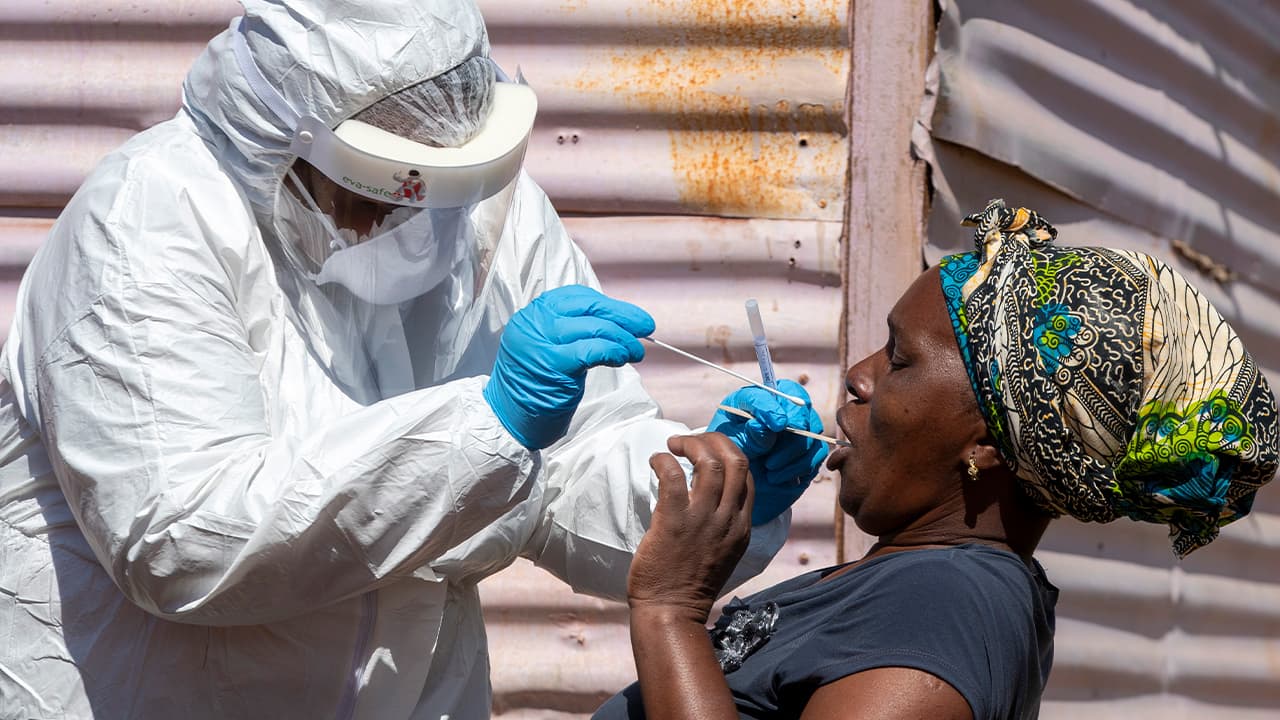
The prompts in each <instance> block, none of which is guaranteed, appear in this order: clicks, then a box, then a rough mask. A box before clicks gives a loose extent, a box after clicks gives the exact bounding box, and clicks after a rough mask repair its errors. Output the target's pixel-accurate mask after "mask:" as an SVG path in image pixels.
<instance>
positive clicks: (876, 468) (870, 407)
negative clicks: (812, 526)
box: [827, 268, 986, 536]
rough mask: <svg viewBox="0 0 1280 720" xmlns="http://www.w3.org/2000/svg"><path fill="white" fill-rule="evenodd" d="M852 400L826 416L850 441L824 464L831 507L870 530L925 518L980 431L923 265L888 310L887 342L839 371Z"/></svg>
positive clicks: (947, 495)
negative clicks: (835, 496) (835, 487)
mask: <svg viewBox="0 0 1280 720" xmlns="http://www.w3.org/2000/svg"><path fill="white" fill-rule="evenodd" d="M845 387H846V389H847V390H848V392H849V394H850V395H851V396H852V397H851V398H850V400H849V402H847V403H845V405H844V406H843V407H841V408H840V410H839V412H838V413H837V414H836V422H837V423H838V424H839V425H840V429H841V430H843V431H844V433H845V436H846V437H848V438H849V441H850V443H851V444H852V447H848V448H839V449H837V450H836V451H835V452H834V453H832V455H831V457H830V458H829V459H828V461H827V466H828V467H829V468H831V469H833V470H838V471H839V473H840V479H841V486H840V505H841V507H843V508H844V510H845V512H847V513H849V515H851V516H852V517H853V519H854V522H856V523H857V525H858V527H859V528H861V529H862V530H863V532H866V533H868V534H871V535H878V536H883V535H889V534H895V533H898V532H901V531H902V530H906V529H909V528H911V527H913V525H914V524H915V523H917V522H918V521H927V520H928V519H929V518H930V517H932V515H933V514H934V513H935V512H936V511H937V510H938V509H939V508H942V507H943V506H944V505H945V504H946V503H947V502H948V501H955V502H957V503H959V505H958V507H962V506H963V501H962V499H961V495H962V484H963V482H964V480H963V478H964V477H965V469H966V467H967V460H968V457H969V455H968V453H969V451H970V449H971V448H972V447H973V445H974V442H975V441H976V440H978V439H980V438H982V437H983V436H984V435H985V434H986V428H985V425H984V423H983V420H982V416H981V414H980V413H979V412H978V407H977V402H976V401H975V400H974V396H973V391H972V390H971V389H970V385H969V378H968V375H967V374H966V372H965V368H964V361H963V360H961V358H960V350H959V346H958V345H957V344H956V339H955V335H954V334H953V332H952V329H951V318H950V315H949V314H948V313H947V309H946V305H945V303H944V300H943V297H942V286H941V283H940V281H939V276H938V270H937V268H933V269H931V270H929V271H926V272H925V273H924V274H922V275H921V276H920V277H919V278H917V279H916V281H915V283H913V284H912V285H911V287H910V288H909V289H908V290H907V292H906V293H904V294H903V295H902V297H901V298H900V299H899V300H898V304H897V305H896V306H894V308H893V310H892V312H890V313H889V340H888V342H887V343H886V344H885V346H884V347H883V348H881V349H880V350H879V351H877V352H875V353H873V354H872V355H870V356H869V357H867V358H865V359H863V360H862V361H861V362H859V363H858V364H856V365H854V366H853V367H851V368H849V371H848V373H846V375H845Z"/></svg>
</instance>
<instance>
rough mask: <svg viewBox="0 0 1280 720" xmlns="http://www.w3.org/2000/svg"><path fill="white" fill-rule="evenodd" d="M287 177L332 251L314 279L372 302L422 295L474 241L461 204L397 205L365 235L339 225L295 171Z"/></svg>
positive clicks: (435, 284) (438, 282)
mask: <svg viewBox="0 0 1280 720" xmlns="http://www.w3.org/2000/svg"><path fill="white" fill-rule="evenodd" d="M289 177H290V179H291V180H292V181H293V183H294V185H295V186H296V187H297V188H298V191H299V194H301V195H302V198H303V200H304V201H305V202H306V203H307V205H309V206H310V209H311V212H312V213H313V214H314V215H315V217H316V218H317V219H319V220H320V223H319V224H320V225H322V226H323V227H324V229H325V232H326V233H327V234H328V236H329V247H330V249H331V250H332V251H333V252H332V253H331V254H330V255H329V257H328V258H327V259H326V260H325V261H324V263H323V264H322V265H321V267H320V272H318V273H316V274H315V275H314V276H313V277H312V279H313V280H314V281H315V282H316V283H317V284H320V285H324V284H327V283H337V284H339V285H341V286H343V287H345V288H346V289H347V290H348V291H350V292H351V294H352V295H355V296H356V297H358V298H360V299H361V300H363V301H365V302H367V303H371V304H374V305H395V304H398V303H402V302H405V301H406V300H412V299H413V298H416V297H419V296H421V295H425V294H426V293H428V292H430V291H431V290H432V289H433V288H435V287H436V286H437V285H439V284H440V283H441V282H442V281H444V279H445V278H447V277H448V276H449V273H450V271H452V270H453V269H454V267H455V266H456V265H457V264H458V261H459V260H460V259H462V257H463V255H464V253H463V251H464V249H465V248H469V247H470V246H471V245H473V244H474V237H473V235H474V230H473V227H472V224H471V221H470V218H469V217H468V214H467V212H466V210H465V209H462V208H457V209H448V210H428V209H421V210H420V209H416V208H397V209H396V210H394V211H392V212H391V213H390V214H389V215H388V216H387V217H386V218H384V219H383V221H382V222H381V223H379V224H378V225H375V226H374V228H373V229H372V230H371V231H370V233H369V235H368V239H362V238H358V237H356V235H355V233H354V232H352V231H351V230H348V229H346V228H343V229H341V230H339V229H338V228H336V227H335V226H334V225H333V221H332V220H331V219H330V218H329V216H328V215H327V214H325V213H323V212H321V211H320V209H319V208H318V207H317V206H316V204H315V200H314V199H313V198H312V197H311V194H310V193H309V192H307V189H306V188H305V187H304V186H303V185H302V183H301V182H300V181H299V180H298V178H297V176H296V175H294V174H293V171H290V172H289Z"/></svg>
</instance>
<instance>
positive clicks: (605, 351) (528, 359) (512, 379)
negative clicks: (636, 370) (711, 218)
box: [484, 285, 654, 450]
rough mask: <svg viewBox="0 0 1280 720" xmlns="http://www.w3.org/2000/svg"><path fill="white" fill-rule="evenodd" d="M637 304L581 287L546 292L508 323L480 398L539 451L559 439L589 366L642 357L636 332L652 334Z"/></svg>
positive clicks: (579, 397) (516, 435) (518, 437)
mask: <svg viewBox="0 0 1280 720" xmlns="http://www.w3.org/2000/svg"><path fill="white" fill-rule="evenodd" d="M653 328H654V325H653V318H652V317H651V316H650V315H649V313H647V312H645V311H644V310H641V309H640V308H638V307H636V306H635V305H632V304H631V303H625V302H622V301H621V300H614V299H613V298H610V297H608V296H606V295H602V294H601V293H599V292H597V291H595V290H592V289H591V288H588V287H583V286H582V285H567V286H565V287H562V288H556V289H555V290H548V291H546V292H544V293H542V294H541V295H539V296H538V297H536V298H534V300H533V302H531V303H529V304H528V305H527V306H526V307H524V308H522V309H521V310H520V311H519V312H517V313H516V314H515V315H514V316H512V318H511V322H509V323H507V327H506V329H504V330H503V331H502V341H501V343H500V344H499V346H498V359H497V360H496V361H495V362H494V364H493V373H492V374H491V375H490V376H489V382H488V383H487V384H486V385H485V386H484V399H485V400H487V401H488V402H489V407H491V408H493V412H494V414H495V415H497V416H498V420H500V421H501V422H502V425H503V427H505V428H506V429H507V431H508V432H510V433H511V435H512V436H513V437H514V438H515V439H516V440H518V441H520V444H521V445H524V446H525V447H527V448H529V449H530V450H541V449H542V448H545V447H547V446H548V445H550V444H552V443H554V442H555V441H557V440H559V439H560V438H562V437H564V434H565V432H567V431H568V429H569V421H570V420H571V419H572V418H573V412H574V411H575V410H577V409H578V403H579V402H580V401H581V400H582V392H583V389H584V388H585V386H586V379H587V370H588V369H589V368H592V367H595V366H597V365H608V366H610V367H619V366H622V365H625V364H627V363H632V362H639V361H640V360H641V359H642V358H644V346H642V345H641V344H640V341H639V340H637V339H636V338H638V337H645V336H647V335H650V334H652V333H653Z"/></svg>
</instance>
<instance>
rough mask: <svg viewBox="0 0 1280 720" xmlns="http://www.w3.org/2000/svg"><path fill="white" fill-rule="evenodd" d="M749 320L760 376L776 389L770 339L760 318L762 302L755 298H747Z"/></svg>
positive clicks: (776, 380)
mask: <svg viewBox="0 0 1280 720" xmlns="http://www.w3.org/2000/svg"><path fill="white" fill-rule="evenodd" d="M747 321H748V322H750V323H751V339H752V343H753V344H754V345H755V348H756V361H757V362H759V363H760V378H761V380H762V381H763V382H764V384H765V385H768V386H769V387H771V388H774V389H775V390H776V389H777V387H778V379H777V377H776V376H774V374H773V358H772V357H770V356H769V341H768V340H766V339H765V336H764V322H763V321H761V320H760V304H759V303H757V302H756V299H755V298H751V299H749V300H747Z"/></svg>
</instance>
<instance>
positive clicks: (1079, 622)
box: [917, 0, 1280, 720]
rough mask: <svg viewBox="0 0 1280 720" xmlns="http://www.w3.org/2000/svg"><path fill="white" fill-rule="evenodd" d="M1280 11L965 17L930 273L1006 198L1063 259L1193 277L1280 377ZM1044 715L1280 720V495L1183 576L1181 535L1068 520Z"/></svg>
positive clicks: (977, 5) (1062, 7)
mask: <svg viewBox="0 0 1280 720" xmlns="http://www.w3.org/2000/svg"><path fill="white" fill-rule="evenodd" d="M1277 38H1280V7H1278V6H1277V5H1276V4H1275V3H1268V2H1248V1H1243V0H1204V1H1199V0H1198V1H1196V2H1182V1H1179V0H1169V1H1166V2H1161V1H1157V0H1077V1H1076V2H1071V3H1063V2H1058V1H1057V0H1035V1H1024V2H1017V3H1010V2H1001V1H999V0H946V2H945V4H944V13H943V16H942V18H941V23H940V25H939V29H938V55H937V63H936V66H935V68H934V71H935V72H936V74H935V75H933V77H932V78H931V79H932V80H933V87H934V90H935V94H934V95H933V96H932V98H931V99H932V100H936V105H928V106H926V108H925V111H924V112H923V113H922V116H921V125H920V128H919V129H920V130H921V131H927V130H930V129H931V131H932V132H931V133H929V132H920V133H918V134H917V138H918V140H919V148H918V149H919V152H920V154H921V155H922V156H923V157H925V158H927V159H928V160H929V162H930V165H931V168H932V180H933V183H934V189H935V191H936V194H935V196H934V202H933V209H932V212H931V214H930V217H929V234H928V247H927V254H928V255H929V257H930V258H931V259H936V258H937V257H938V256H940V255H942V254H944V253H947V252H955V251H958V250H963V249H972V248H971V245H970V244H969V243H970V242H971V241H970V237H971V232H970V231H969V230H968V229H963V228H960V227H959V226H958V224H959V220H960V218H961V217H962V216H963V215H964V214H965V213H967V212H971V211H973V210H976V209H980V208H981V207H982V206H983V205H984V204H985V202H986V201H987V200H988V199H989V198H990V197H1000V196H1002V197H1004V198H1006V199H1007V200H1008V201H1009V202H1011V203H1017V204H1020V205H1025V206H1027V207H1031V208H1035V209H1037V210H1039V211H1040V212H1041V213H1042V214H1043V215H1044V216H1045V217H1046V218H1048V219H1049V220H1050V222H1053V223H1054V224H1056V225H1057V227H1058V229H1059V231H1060V234H1059V239H1060V241H1061V242H1066V243H1072V242H1075V243H1079V244H1092V245H1110V246H1122V247H1128V248H1132V249H1138V250H1144V251H1147V252H1151V253H1153V254H1156V255H1159V256H1161V257H1164V258H1166V259H1171V260H1173V262H1174V264H1175V265H1176V266H1178V267H1179V268H1180V269H1181V270H1182V271H1183V272H1185V273H1186V274H1187V276H1188V277H1189V278H1191V279H1192V281H1193V282H1195V283H1196V284H1197V285H1198V286H1199V287H1201V288H1202V289H1203V290H1205V291H1206V292H1207V294H1208V295H1210V297H1211V299H1212V300H1213V302H1214V303H1215V304H1216V305H1217V307H1218V308H1219V309H1220V310H1221V311H1222V312H1223V313H1224V314H1225V315H1226V316H1227V317H1228V319H1230V320H1231V321H1232V323H1233V325H1235V327H1236V328H1237V329H1238V330H1239V331H1240V333H1241V335H1243V336H1244V337H1245V340H1246V343H1247V344H1248V346H1249V347H1250V348H1251V350H1252V351H1253V352H1254V353H1255V354H1256V355H1257V356H1258V360H1259V362H1260V363H1261V364H1262V365H1263V366H1264V367H1266V368H1267V369H1268V371H1269V374H1270V377H1271V379H1272V380H1273V381H1280V372H1278V371H1280V285H1278V284H1277V282H1276V279H1275V278H1276V277H1277V273H1278V271H1280V230H1277V228H1280V120H1278V119H1277V118H1278V117H1280V76H1277V75H1276V72H1275V70H1276V68H1278V67H1280V40H1277ZM1041 548H1042V552H1041V553H1040V554H1041V559H1042V562H1043V563H1044V564H1045V566H1046V568H1047V569H1048V571H1049V574H1050V578H1051V579H1052V580H1053V581H1054V582H1056V583H1057V585H1058V586H1059V587H1060V588H1061V589H1062V599H1061V601H1060V604H1059V614H1058V617H1059V631H1058V635H1057V659H1056V662H1055V666H1054V673H1053V676H1052V678H1051V679H1050V687H1049V691H1048V694H1047V699H1046V702H1045V704H1044V711H1043V713H1042V717H1044V718H1047V719H1054V718H1078V717H1089V718H1094V719H1096V720H1102V719H1104V718H1132V717H1160V718H1193V717H1194V718H1204V717H1212V718H1263V717H1268V718H1274V717H1280V483H1275V484H1273V485H1272V486H1271V487H1268V488H1266V489H1265V490H1264V491H1263V492H1262V493H1260V494H1259V498H1258V503H1257V505H1256V508H1255V512H1254V513H1253V514H1252V515H1251V516H1249V517H1248V518H1246V519H1245V520H1243V521H1241V522H1238V523H1236V524H1234V525H1232V526H1229V527H1228V528H1227V529H1226V530H1225V531H1224V533H1223V536H1222V538H1220V539H1219V540H1218V541H1217V542H1215V543H1214V544H1213V545H1211V546H1209V547H1208V548H1205V549H1203V550H1200V551H1198V552H1196V553H1195V554H1194V555H1192V556H1191V557H1190V558H1188V559H1187V560H1186V561H1185V562H1183V563H1181V564H1177V563H1175V562H1174V560H1173V558H1172V554H1171V553H1170V552H1169V549H1168V544H1167V541H1166V539H1165V533H1164V531H1163V530H1162V529H1161V528H1159V527H1156V526H1140V525H1137V524H1134V523H1130V522H1127V521H1120V522H1116V523H1112V524H1110V525H1106V526H1097V525H1083V524H1080V523H1075V522H1071V521H1060V522H1058V523H1055V524H1054V526H1052V527H1051V529H1050V532H1049V534H1048V536H1047V537H1046V539H1045V542H1044V543H1043V544H1042V545H1041Z"/></svg>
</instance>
